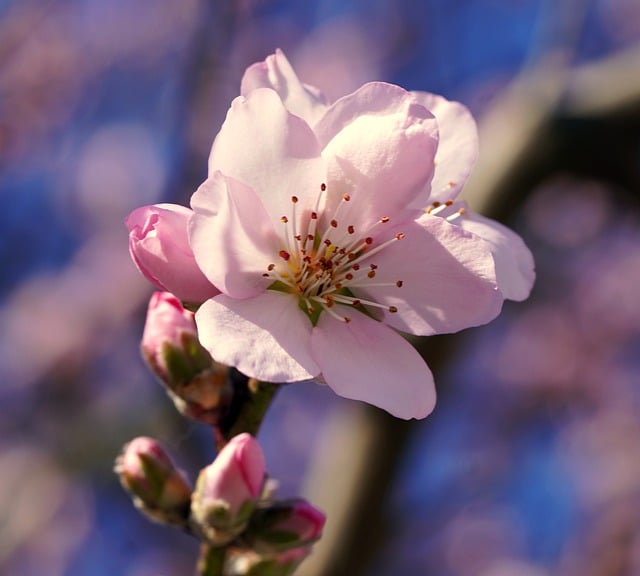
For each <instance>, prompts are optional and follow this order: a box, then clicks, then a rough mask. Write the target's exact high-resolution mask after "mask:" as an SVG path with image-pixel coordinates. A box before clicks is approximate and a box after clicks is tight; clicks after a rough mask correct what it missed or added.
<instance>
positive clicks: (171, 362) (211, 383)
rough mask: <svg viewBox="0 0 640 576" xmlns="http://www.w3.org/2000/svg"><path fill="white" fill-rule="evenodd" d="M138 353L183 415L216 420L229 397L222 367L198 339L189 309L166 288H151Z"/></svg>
mask: <svg viewBox="0 0 640 576" xmlns="http://www.w3.org/2000/svg"><path fill="white" fill-rule="evenodd" d="M141 348H142V356H143V358H144V359H145V361H146V362H147V364H148V366H149V368H151V370H152V372H153V373H154V374H155V375H156V376H157V377H158V378H159V379H160V380H161V381H162V382H163V384H165V385H166V386H167V388H168V391H169V394H170V396H171V398H172V400H173V402H174V404H175V405H176V408H177V409H178V410H179V411H180V412H181V413H182V414H184V415H185V416H188V417H190V418H193V419H194V420H198V421H201V422H204V423H206V424H216V423H217V421H218V418H219V414H220V412H221V410H223V409H224V407H225V406H226V405H227V403H228V402H229V401H230V394H231V392H230V387H229V385H228V382H227V373H226V370H225V368H224V367H222V366H219V365H216V364H215V363H214V362H213V360H212V358H211V356H210V355H209V353H208V352H207V351H206V350H205V349H204V348H203V347H202V345H201V344H200V342H199V340H198V334H197V330H196V323H195V320H194V314H193V312H190V311H189V310H185V309H184V308H183V306H182V303H181V302H180V300H179V299H178V298H177V297H176V296H174V295H173V294H170V293H169V292H154V294H153V295H152V296H151V299H150V301H149V308H148V311H147V321H146V324H145V327H144V333H143V335H142V345H141Z"/></svg>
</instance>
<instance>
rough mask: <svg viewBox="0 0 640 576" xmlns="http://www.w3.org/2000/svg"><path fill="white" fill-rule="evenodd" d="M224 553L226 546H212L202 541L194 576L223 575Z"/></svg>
mask: <svg viewBox="0 0 640 576" xmlns="http://www.w3.org/2000/svg"><path fill="white" fill-rule="evenodd" d="M226 553H227V550H226V548H214V547H213V546H210V545H209V544H207V543H206V542H203V543H202V545H201V547H200V558H198V564H197V566H196V576H223V575H224V560H225V555H226Z"/></svg>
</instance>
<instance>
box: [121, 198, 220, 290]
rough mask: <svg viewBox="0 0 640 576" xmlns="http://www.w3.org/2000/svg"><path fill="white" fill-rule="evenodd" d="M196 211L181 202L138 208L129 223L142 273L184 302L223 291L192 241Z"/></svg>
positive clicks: (132, 248)
mask: <svg viewBox="0 0 640 576" xmlns="http://www.w3.org/2000/svg"><path fill="white" fill-rule="evenodd" d="M191 214H192V211H191V210H189V209H188V208H185V207H184V206H179V205H177V204H156V205H153V206H143V207H141V208H137V209H136V210H134V211H133V212H131V214H129V216H127V218H126V220H125V223H126V225H127V228H128V229H129V252H130V254H131V258H132V259H133V261H134V263H135V264H136V266H137V267H138V269H139V270H140V272H142V274H143V275H144V276H145V278H147V279H148V280H149V281H150V282H152V283H153V284H154V285H155V286H157V287H158V288H160V289H162V290H167V291H169V292H172V293H173V294H175V295H176V296H177V297H178V298H180V300H182V301H183V302H193V303H201V302H204V301H205V300H208V299H209V298H211V297H212V296H216V295H217V294H219V293H220V292H219V291H218V290H217V289H216V287H215V286H214V285H213V284H211V282H209V280H207V278H206V277H205V276H204V274H203V273H202V271H201V270H200V268H199V267H198V265H197V264H196V261H195V258H194V256H193V251H192V250H191V246H190V245H189V235H188V224H189V219H190V217H191Z"/></svg>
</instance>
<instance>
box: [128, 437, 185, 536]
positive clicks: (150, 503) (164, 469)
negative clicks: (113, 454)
mask: <svg viewBox="0 0 640 576" xmlns="http://www.w3.org/2000/svg"><path fill="white" fill-rule="evenodd" d="M115 470H116V473H117V474H118V476H119V477H120V483H121V484H122V486H123V487H124V488H125V490H127V492H129V493H130V494H131V496H132V497H133V501H134V503H135V505H136V507H137V508H138V509H140V510H141V511H142V512H144V513H145V514H146V515H147V516H149V517H151V518H152V519H154V520H156V521H158V522H163V523H168V524H179V525H186V523H187V519H188V516H189V504H190V500H191V486H190V485H189V482H188V481H187V479H186V478H185V476H184V474H183V473H182V472H180V471H179V470H178V469H177V468H176V467H175V465H174V464H173V462H172V461H171V459H170V458H169V456H168V455H167V453H166V452H165V450H164V449H163V448H162V446H160V444H158V442H156V441H155V440H153V439H152V438H146V437H144V436H141V437H139V438H135V439H134V440H132V441H131V442H129V444H127V445H126V446H125V447H124V449H123V451H122V454H121V455H120V456H119V457H118V459H117V460H116V466H115Z"/></svg>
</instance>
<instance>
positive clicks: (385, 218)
mask: <svg viewBox="0 0 640 576" xmlns="http://www.w3.org/2000/svg"><path fill="white" fill-rule="evenodd" d="M380 222H382V223H383V224H386V223H387V222H389V216H383V217H382V218H380Z"/></svg>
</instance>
